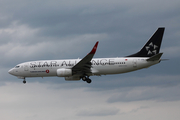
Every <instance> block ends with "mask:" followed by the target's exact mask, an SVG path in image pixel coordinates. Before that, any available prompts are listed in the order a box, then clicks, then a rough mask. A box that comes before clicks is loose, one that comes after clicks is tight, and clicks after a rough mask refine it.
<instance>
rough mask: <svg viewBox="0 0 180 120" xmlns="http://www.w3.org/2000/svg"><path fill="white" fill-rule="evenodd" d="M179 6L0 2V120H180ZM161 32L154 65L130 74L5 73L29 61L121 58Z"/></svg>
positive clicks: (160, 1)
mask: <svg viewBox="0 0 180 120" xmlns="http://www.w3.org/2000/svg"><path fill="white" fill-rule="evenodd" d="M179 11H180V1H179V0H171V1H169V0H98V1H97V0H88V1H87V0H68V1H67V0H38V1H37V0H5V1H3V0H1V1H0V56H1V57H0V119H2V120H72V119H73V120H92V119H93V120H109V119H111V120H117V119H122V120H132V119H137V120H155V119H156V120H169V119H172V120H177V119H179V118H180V114H179V111H180V62H179V59H180V23H179V21H180V13H179ZM158 27H165V28H166V29H165V33H164V37H163V42H162V45H161V52H163V53H164V54H163V56H162V58H163V59H169V60H168V61H162V62H161V63H160V64H158V65H155V66H152V67H150V68H148V69H143V70H139V71H135V72H131V73H126V74H119V75H109V76H101V77H98V76H92V77H91V79H92V83H91V84H87V83H86V82H83V81H73V82H68V81H65V80H64V78H58V77H49V78H43V79H42V78H27V79H26V80H27V84H26V85H24V84H23V83H22V80H21V79H18V78H16V77H14V76H11V75H9V74H8V70H9V69H10V68H12V67H14V66H15V65H17V64H19V63H22V62H26V61H32V60H49V59H70V58H83V57H84V56H85V55H86V54H87V53H88V52H89V51H90V50H91V49H92V47H93V46H94V44H95V43H96V41H99V46H98V49H97V52H96V54H95V56H94V57H96V58H98V57H99V58H101V57H121V56H127V55H130V54H133V53H135V52H137V51H139V50H140V49H141V47H142V46H143V45H144V44H145V43H146V42H147V40H148V39H149V38H150V37H151V35H152V34H153V33H154V32H155V31H156V30H157V28H158Z"/></svg>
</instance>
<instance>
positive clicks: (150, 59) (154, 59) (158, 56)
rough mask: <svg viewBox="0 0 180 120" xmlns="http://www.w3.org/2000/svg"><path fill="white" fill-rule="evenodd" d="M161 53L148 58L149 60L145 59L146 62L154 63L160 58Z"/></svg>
mask: <svg viewBox="0 0 180 120" xmlns="http://www.w3.org/2000/svg"><path fill="white" fill-rule="evenodd" d="M162 54H163V53H158V54H156V55H154V56H152V57H150V58H149V59H147V61H156V60H159V59H160V58H161V56H162Z"/></svg>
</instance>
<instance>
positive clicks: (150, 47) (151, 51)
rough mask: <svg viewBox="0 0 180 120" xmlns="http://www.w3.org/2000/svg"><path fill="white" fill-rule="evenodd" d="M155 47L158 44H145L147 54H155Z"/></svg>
mask: <svg viewBox="0 0 180 120" xmlns="http://www.w3.org/2000/svg"><path fill="white" fill-rule="evenodd" d="M157 48H158V46H157V45H155V44H153V43H152V42H151V43H150V44H149V45H148V46H146V50H147V52H148V53H147V54H148V55H150V54H157Z"/></svg>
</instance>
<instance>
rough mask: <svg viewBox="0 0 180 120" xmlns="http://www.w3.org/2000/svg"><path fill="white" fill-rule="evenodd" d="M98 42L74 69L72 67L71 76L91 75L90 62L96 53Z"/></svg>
mask: <svg viewBox="0 0 180 120" xmlns="http://www.w3.org/2000/svg"><path fill="white" fill-rule="evenodd" d="M98 43H99V42H98V41H97V42H96V44H95V45H94V47H93V49H92V50H91V52H90V53H88V54H87V55H86V56H85V57H84V58H83V59H82V60H81V61H79V62H78V63H77V64H76V65H75V66H74V67H72V71H73V74H82V75H83V74H88V73H91V60H92V58H93V56H94V54H95V53H96V49H97V46H98Z"/></svg>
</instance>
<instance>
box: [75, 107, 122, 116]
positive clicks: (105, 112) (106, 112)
mask: <svg viewBox="0 0 180 120" xmlns="http://www.w3.org/2000/svg"><path fill="white" fill-rule="evenodd" d="M119 111H120V110H119V109H117V108H106V109H104V108H102V109H100V108H91V109H87V110H83V111H80V112H79V113H78V114H77V115H78V116H111V115H116V114H117V113H118V112H119Z"/></svg>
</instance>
